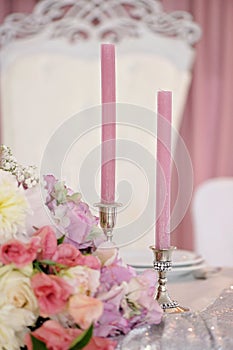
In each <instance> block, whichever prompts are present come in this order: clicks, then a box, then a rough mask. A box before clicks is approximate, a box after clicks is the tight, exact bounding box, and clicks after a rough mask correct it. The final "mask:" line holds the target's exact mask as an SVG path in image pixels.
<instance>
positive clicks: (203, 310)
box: [117, 267, 233, 350]
mask: <svg viewBox="0 0 233 350" xmlns="http://www.w3.org/2000/svg"><path fill="white" fill-rule="evenodd" d="M208 270H209V272H210V273H209V274H207V278H206V279H197V278H195V277H194V275H193V274H191V273H190V274H187V275H182V276H179V277H178V276H176V277H172V276H169V277H170V278H169V281H168V291H169V294H170V296H171V297H172V299H173V300H177V301H178V302H179V304H180V305H181V306H185V307H188V308H189V309H190V312H185V313H182V314H164V317H163V320H162V322H161V323H160V324H159V325H152V326H142V327H139V328H135V329H133V330H132V331H131V332H130V333H129V334H128V335H127V336H125V337H122V338H121V339H120V340H119V343H118V347H117V350H131V349H132V350H145V349H149V350H158V349H163V350H200V349H204V350H219V349H221V350H232V349H233V333H232V329H233V267H229V268H226V267H224V268H221V269H218V270H216V269H214V270H213V269H212V268H209V267H208ZM205 271H206V270H205ZM199 277H200V276H199Z"/></svg>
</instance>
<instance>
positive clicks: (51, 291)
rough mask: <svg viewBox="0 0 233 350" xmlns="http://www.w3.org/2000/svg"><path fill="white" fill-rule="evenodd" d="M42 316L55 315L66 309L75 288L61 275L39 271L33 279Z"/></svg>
mask: <svg viewBox="0 0 233 350" xmlns="http://www.w3.org/2000/svg"><path fill="white" fill-rule="evenodd" d="M31 284H32V288H33V290H34V293H35V296H36V297H37V300H38V304H39V308H40V311H41V314H42V316H47V315H54V314H56V313H58V312H60V311H62V310H63V309H64V307H65V306H66V303H67V301H68V299H69V297H70V295H71V294H72V292H73V288H72V287H71V286H70V285H69V284H68V283H67V282H66V281H64V280H63V279H62V278H61V277H58V276H54V275H46V274H44V273H37V274H36V275H34V276H33V277H32V279H31Z"/></svg>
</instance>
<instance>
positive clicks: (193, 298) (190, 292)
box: [168, 267, 233, 312]
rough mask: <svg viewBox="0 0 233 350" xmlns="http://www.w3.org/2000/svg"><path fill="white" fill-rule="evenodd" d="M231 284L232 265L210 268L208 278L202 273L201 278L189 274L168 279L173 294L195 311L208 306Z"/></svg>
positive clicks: (232, 283) (182, 303) (232, 275)
mask: <svg viewBox="0 0 233 350" xmlns="http://www.w3.org/2000/svg"><path fill="white" fill-rule="evenodd" d="M211 271H213V272H211ZM197 273H198V272H197ZM197 276H198V274H197ZM230 285H233V268H231V267H229V268H227V267H225V268H221V269H220V271H218V272H214V268H213V270H212V269H211V268H210V269H209V273H208V272H207V276H206V278H205V277H203V278H202V275H201V274H200V275H199V278H195V277H194V275H193V274H187V275H183V276H180V277H176V278H170V280H168V289H169V292H170V294H171V296H172V297H173V298H175V299H176V300H178V301H179V303H180V304H181V305H182V306H187V307H189V308H190V309H191V311H193V312H196V311H202V310H203V309H205V308H206V307H208V306H209V305H210V304H211V303H213V302H214V301H215V300H216V299H217V297H218V296H219V295H220V294H221V292H222V291H223V290H224V289H225V288H228V287H230Z"/></svg>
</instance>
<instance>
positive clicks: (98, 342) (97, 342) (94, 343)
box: [84, 337, 117, 350]
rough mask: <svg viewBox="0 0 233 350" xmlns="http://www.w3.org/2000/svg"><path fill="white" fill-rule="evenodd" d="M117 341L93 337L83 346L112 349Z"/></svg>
mask: <svg viewBox="0 0 233 350" xmlns="http://www.w3.org/2000/svg"><path fill="white" fill-rule="evenodd" d="M116 345H117V343H116V342H115V341H113V340H109V339H105V338H100V337H93V338H91V340H90V341H89V343H88V344H87V345H86V346H85V348H84V350H114V349H115V347H116Z"/></svg>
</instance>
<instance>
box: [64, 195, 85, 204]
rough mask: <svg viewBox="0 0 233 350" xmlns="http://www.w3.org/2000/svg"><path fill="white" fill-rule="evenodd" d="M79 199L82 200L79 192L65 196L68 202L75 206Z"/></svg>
mask: <svg viewBox="0 0 233 350" xmlns="http://www.w3.org/2000/svg"><path fill="white" fill-rule="evenodd" d="M81 198H82V195H81V193H79V192H76V193H73V194H72V195H67V199H68V201H70V202H74V203H76V204H78V203H79V202H80V199H81Z"/></svg>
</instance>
